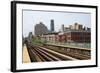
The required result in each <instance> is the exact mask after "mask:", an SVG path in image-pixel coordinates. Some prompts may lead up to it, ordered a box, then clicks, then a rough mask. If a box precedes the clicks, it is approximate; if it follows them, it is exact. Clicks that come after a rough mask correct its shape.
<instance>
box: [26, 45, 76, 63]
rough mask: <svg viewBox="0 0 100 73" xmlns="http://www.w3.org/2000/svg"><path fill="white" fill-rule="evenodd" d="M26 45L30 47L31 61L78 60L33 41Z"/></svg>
mask: <svg viewBox="0 0 100 73" xmlns="http://www.w3.org/2000/svg"><path fill="white" fill-rule="evenodd" d="M26 46H27V48H28V52H29V56H30V59H31V62H45V61H46V62H47V61H65V60H77V59H76V58H73V57H70V56H67V55H64V54H61V53H59V52H56V51H53V50H50V49H47V48H45V47H41V46H36V45H33V44H32V43H27V44H26Z"/></svg>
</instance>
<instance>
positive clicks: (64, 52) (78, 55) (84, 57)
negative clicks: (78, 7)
mask: <svg viewBox="0 0 100 73" xmlns="http://www.w3.org/2000/svg"><path fill="white" fill-rule="evenodd" d="M43 47H45V48H48V49H50V50H53V51H55V52H59V53H62V54H65V55H68V56H71V57H74V58H76V59H79V60H88V59H90V58H91V57H90V56H87V55H82V54H79V53H74V52H67V51H66V50H61V49H60V50H59V49H54V48H50V47H47V46H43Z"/></svg>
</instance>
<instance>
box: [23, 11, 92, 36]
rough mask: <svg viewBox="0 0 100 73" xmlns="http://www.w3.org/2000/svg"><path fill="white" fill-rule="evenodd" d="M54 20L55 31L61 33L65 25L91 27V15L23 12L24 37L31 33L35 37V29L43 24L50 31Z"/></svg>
mask: <svg viewBox="0 0 100 73" xmlns="http://www.w3.org/2000/svg"><path fill="white" fill-rule="evenodd" d="M52 19H53V20H54V27H55V31H59V30H60V29H61V27H62V24H64V26H65V27H69V25H73V24H74V23H79V24H82V25H83V26H86V27H89V28H90V27H91V14H90V13H79V12H77V13H76V12H75V13H74V12H44V11H26V10H24V11H23V36H24V37H27V36H28V34H29V32H32V33H33V35H34V27H35V25H36V24H39V23H40V22H42V23H43V24H45V26H46V27H47V28H48V30H50V24H51V20H52Z"/></svg>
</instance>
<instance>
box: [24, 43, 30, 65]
mask: <svg viewBox="0 0 100 73" xmlns="http://www.w3.org/2000/svg"><path fill="white" fill-rule="evenodd" d="M22 61H23V63H30V62H31V60H30V57H29V54H28V50H27V47H26V45H24V47H23V58H22Z"/></svg>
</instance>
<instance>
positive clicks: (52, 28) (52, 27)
mask: <svg viewBox="0 0 100 73" xmlns="http://www.w3.org/2000/svg"><path fill="white" fill-rule="evenodd" d="M50 28H51V32H54V31H55V30H54V20H53V19H52V20H51V27H50Z"/></svg>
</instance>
